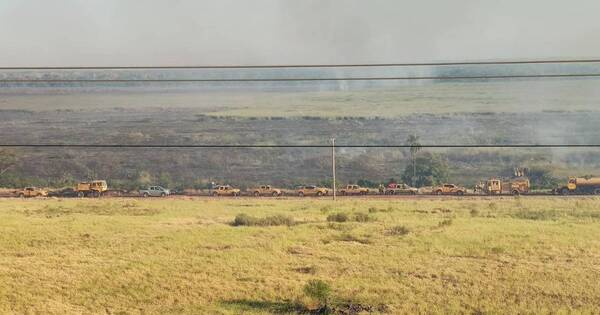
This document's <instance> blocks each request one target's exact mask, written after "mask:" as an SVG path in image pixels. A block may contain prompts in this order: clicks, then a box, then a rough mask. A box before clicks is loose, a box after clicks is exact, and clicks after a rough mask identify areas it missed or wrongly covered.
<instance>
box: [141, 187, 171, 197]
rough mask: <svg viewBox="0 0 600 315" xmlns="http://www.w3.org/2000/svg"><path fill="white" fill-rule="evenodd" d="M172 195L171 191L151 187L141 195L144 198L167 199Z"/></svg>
mask: <svg viewBox="0 0 600 315" xmlns="http://www.w3.org/2000/svg"><path fill="white" fill-rule="evenodd" d="M170 194H171V191H170V190H168V189H166V188H163V187H161V186H150V187H148V189H142V190H140V195H141V196H143V197H166V196H168V195H170Z"/></svg>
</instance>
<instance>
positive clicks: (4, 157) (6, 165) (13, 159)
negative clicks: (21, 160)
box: [0, 150, 17, 177]
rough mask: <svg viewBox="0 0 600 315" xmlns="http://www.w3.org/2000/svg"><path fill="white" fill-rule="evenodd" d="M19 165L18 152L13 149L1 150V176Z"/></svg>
mask: <svg viewBox="0 0 600 315" xmlns="http://www.w3.org/2000/svg"><path fill="white" fill-rule="evenodd" d="M15 165H17V154H16V153H15V152H14V151H12V150H0V177H2V175H4V173H6V172H8V171H9V170H10V169H11V168H13V167H14V166H15Z"/></svg>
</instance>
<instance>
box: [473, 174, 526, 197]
mask: <svg viewBox="0 0 600 315" xmlns="http://www.w3.org/2000/svg"><path fill="white" fill-rule="evenodd" d="M529 189H530V183H529V179H527V178H516V179H512V180H502V179H498V178H491V179H488V180H487V181H485V182H482V183H479V185H477V186H476V187H475V191H476V192H479V193H483V194H486V195H508V194H510V195H513V196H516V195H521V194H527V193H529Z"/></svg>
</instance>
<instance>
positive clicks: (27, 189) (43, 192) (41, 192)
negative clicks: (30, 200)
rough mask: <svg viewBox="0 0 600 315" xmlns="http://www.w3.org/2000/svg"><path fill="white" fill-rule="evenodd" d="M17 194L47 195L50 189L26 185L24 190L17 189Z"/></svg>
mask: <svg viewBox="0 0 600 315" xmlns="http://www.w3.org/2000/svg"><path fill="white" fill-rule="evenodd" d="M15 194H16V195H17V196H19V197H21V198H25V197H47V196H48V191H46V190H44V189H41V188H36V187H25V188H24V189H22V190H17V191H15Z"/></svg>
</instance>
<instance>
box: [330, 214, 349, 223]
mask: <svg viewBox="0 0 600 315" xmlns="http://www.w3.org/2000/svg"><path fill="white" fill-rule="evenodd" d="M348 219H349V218H348V215H347V214H346V213H344V212H338V213H333V214H330V215H328V216H327V221H329V222H347V221H348Z"/></svg>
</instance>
